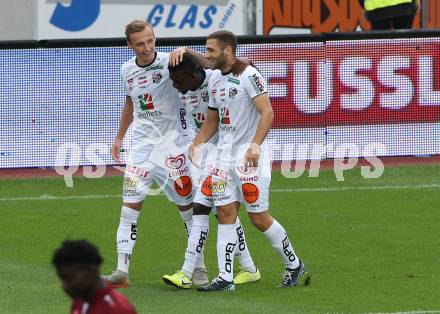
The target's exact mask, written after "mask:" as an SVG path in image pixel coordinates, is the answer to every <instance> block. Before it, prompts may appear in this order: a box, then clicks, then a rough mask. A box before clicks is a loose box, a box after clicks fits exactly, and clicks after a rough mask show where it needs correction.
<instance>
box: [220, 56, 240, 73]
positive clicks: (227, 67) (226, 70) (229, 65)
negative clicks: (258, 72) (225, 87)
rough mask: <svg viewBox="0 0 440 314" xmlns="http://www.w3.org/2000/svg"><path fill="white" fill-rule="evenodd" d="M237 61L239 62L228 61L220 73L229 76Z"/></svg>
mask: <svg viewBox="0 0 440 314" xmlns="http://www.w3.org/2000/svg"><path fill="white" fill-rule="evenodd" d="M235 60H237V59H236V58H231V59H230V60H228V61H227V62H226V63H225V64H224V65H223V66H222V67H221V69H220V71H221V72H222V74H223V75H227V74H229V73H231V71H232V66H233V65H234V63H235Z"/></svg>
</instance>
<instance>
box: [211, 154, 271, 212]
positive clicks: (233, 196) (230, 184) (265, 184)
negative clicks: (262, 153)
mask: <svg viewBox="0 0 440 314" xmlns="http://www.w3.org/2000/svg"><path fill="white" fill-rule="evenodd" d="M210 171H211V174H212V194H213V198H214V205H215V206H222V205H227V204H231V203H233V202H242V203H243V204H244V205H245V206H246V210H247V211H248V212H251V213H259V212H263V211H266V210H268V209H269V187H270V180H271V172H270V160H269V159H267V161H261V160H260V165H259V167H258V168H250V169H247V171H245V170H244V167H242V166H227V167H219V166H216V167H215V168H213V169H210Z"/></svg>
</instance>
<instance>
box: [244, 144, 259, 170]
mask: <svg viewBox="0 0 440 314" xmlns="http://www.w3.org/2000/svg"><path fill="white" fill-rule="evenodd" d="M259 159H260V146H259V145H257V144H254V143H252V144H251V145H250V146H249V148H248V149H247V151H246V154H245V156H244V171H247V170H248V168H257V167H258V160H259Z"/></svg>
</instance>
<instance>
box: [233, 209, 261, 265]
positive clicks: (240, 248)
mask: <svg viewBox="0 0 440 314" xmlns="http://www.w3.org/2000/svg"><path fill="white" fill-rule="evenodd" d="M235 231H236V232H237V239H238V242H237V244H238V245H237V250H236V251H235V257H237V259H238V262H239V263H240V265H241V267H243V269H244V270H246V271H248V272H251V273H255V272H256V271H257V268H256V267H255V264H254V261H253V260H252V257H251V254H250V253H249V248H248V245H247V243H246V238H245V236H244V229H243V226H242V225H241V222H240V218H238V217H237V220H236V221H235Z"/></svg>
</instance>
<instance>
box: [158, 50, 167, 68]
mask: <svg viewBox="0 0 440 314" xmlns="http://www.w3.org/2000/svg"><path fill="white" fill-rule="evenodd" d="M169 60H170V54H169V53H168V52H162V51H157V54H156V62H158V63H160V64H166V65H168V62H169Z"/></svg>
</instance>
